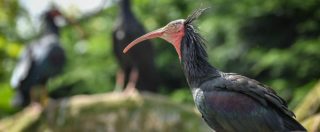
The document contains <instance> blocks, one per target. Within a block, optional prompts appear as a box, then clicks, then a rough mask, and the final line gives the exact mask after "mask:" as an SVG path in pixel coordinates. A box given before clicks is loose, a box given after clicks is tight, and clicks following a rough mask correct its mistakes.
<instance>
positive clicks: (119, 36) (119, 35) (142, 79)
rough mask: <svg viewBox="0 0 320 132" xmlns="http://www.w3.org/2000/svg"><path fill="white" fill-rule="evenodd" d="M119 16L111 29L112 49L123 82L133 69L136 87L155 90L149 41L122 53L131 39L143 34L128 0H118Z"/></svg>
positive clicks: (154, 74)
mask: <svg viewBox="0 0 320 132" xmlns="http://www.w3.org/2000/svg"><path fill="white" fill-rule="evenodd" d="M119 5H120V11H119V17H118V20H117V22H116V26H115V29H114V31H113V34H112V37H113V51H114V54H115V56H116V59H117V61H118V63H119V65H120V68H121V70H122V71H123V72H124V78H125V79H124V83H125V85H127V83H128V82H129V81H130V79H129V78H130V77H129V76H130V74H131V73H132V70H133V69H137V70H138V81H137V86H136V87H137V89H138V90H143V91H152V92H154V91H157V87H158V77H157V74H156V68H155V64H154V51H153V46H152V44H151V42H150V41H145V42H143V43H144V44H142V45H139V46H137V47H134V48H133V49H132V50H131V51H130V52H129V53H128V54H130V55H129V56H128V55H124V54H123V53H122V49H123V48H124V47H126V46H127V45H128V43H130V42H131V41H132V40H134V39H135V38H137V37H139V36H140V35H143V34H145V33H146V32H145V30H144V28H143V26H142V24H141V23H139V21H138V20H137V18H136V17H135V16H134V14H133V12H132V11H131V7H130V0H120V3H119Z"/></svg>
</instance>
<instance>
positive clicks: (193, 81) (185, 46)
mask: <svg viewBox="0 0 320 132" xmlns="http://www.w3.org/2000/svg"><path fill="white" fill-rule="evenodd" d="M195 38H197V36H193V37H190V36H189V37H188V34H186V35H185V36H184V37H183V38H182V41H181V63H182V66H183V70H184V74H185V76H186V79H187V81H188V84H189V86H190V87H191V88H198V87H199V86H200V85H201V84H202V83H203V82H205V81H207V80H209V79H212V78H215V77H219V76H220V73H219V71H218V70H217V69H216V68H214V67H213V66H212V65H210V63H209V62H208V60H207V53H206V51H205V49H204V47H203V45H202V44H200V43H198V41H199V40H197V39H195ZM192 39H194V40H192Z"/></svg>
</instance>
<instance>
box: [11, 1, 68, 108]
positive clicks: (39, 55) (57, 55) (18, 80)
mask: <svg viewBox="0 0 320 132" xmlns="http://www.w3.org/2000/svg"><path fill="white" fill-rule="evenodd" d="M61 16H62V14H61V13H60V12H59V11H58V10H57V9H56V8H55V7H52V8H51V9H50V10H48V11H46V12H45V13H44V14H43V16H42V19H43V22H44V31H43V33H42V35H41V36H40V38H39V39H37V40H34V41H33V42H32V43H30V44H28V45H27V46H26V48H25V49H24V50H23V52H22V54H21V56H20V60H19V62H18V63H17V65H16V67H15V69H14V71H13V74H12V77H11V86H12V87H13V88H14V89H15V90H16V94H15V96H14V99H13V100H12V104H13V106H16V107H25V106H27V105H28V104H30V103H31V102H34V101H35V102H40V103H41V104H42V105H43V106H45V105H46V104H47V102H48V97H47V96H48V94H47V89H46V83H47V82H48V80H49V79H50V78H52V77H54V76H56V75H58V74H59V73H61V72H62V70H63V67H64V66H65V62H66V56H65V53H64V49H63V47H62V46H61V44H60V41H59V36H60V34H59V27H58V21H59V18H61ZM60 20H61V19H60Z"/></svg>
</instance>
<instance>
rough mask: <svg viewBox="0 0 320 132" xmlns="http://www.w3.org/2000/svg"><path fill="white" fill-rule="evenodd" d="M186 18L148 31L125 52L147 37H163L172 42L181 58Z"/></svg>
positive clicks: (125, 50) (126, 49)
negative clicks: (181, 44)
mask: <svg viewBox="0 0 320 132" xmlns="http://www.w3.org/2000/svg"><path fill="white" fill-rule="evenodd" d="M184 22H185V20H184V19H179V20H175V21H172V22H170V23H168V24H167V25H166V26H164V27H162V28H160V29H157V30H155V31H152V32H150V33H147V34H145V35H143V36H141V37H139V38H137V39H136V40H134V41H132V42H131V43H130V44H129V45H128V46H127V47H126V48H125V49H124V50H123V52H124V53H126V52H127V51H128V50H129V49H130V48H132V47H133V46H135V45H136V44H138V43H140V42H142V41H144V40H147V39H153V38H158V37H160V38H162V39H164V40H166V41H168V42H169V43H171V44H172V45H173V46H174V48H175V49H176V51H177V53H178V55H179V58H181V53H180V52H181V51H180V43H181V39H182V37H183V36H184Z"/></svg>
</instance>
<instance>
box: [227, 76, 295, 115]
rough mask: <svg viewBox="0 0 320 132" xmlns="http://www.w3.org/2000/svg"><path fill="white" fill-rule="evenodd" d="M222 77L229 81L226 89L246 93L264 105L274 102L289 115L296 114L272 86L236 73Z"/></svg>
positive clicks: (273, 103)
mask: <svg viewBox="0 0 320 132" xmlns="http://www.w3.org/2000/svg"><path fill="white" fill-rule="evenodd" d="M222 77H223V78H224V79H225V80H226V82H227V83H226V85H225V88H226V89H228V90H234V91H237V92H240V93H243V94H246V95H248V96H250V97H252V98H253V99H255V100H257V101H259V102H260V103H261V104H263V105H264V106H267V105H268V104H272V105H274V106H276V108H278V109H279V110H280V111H282V112H284V113H285V114H287V115H288V116H290V117H292V116H295V115H294V113H293V112H292V111H290V110H289V109H288V106H287V103H286V101H284V100H283V99H282V98H281V97H280V96H278V95H277V94H276V93H275V91H274V90H273V89H271V88H270V87H268V86H266V85H264V84H262V83H260V82H258V81H256V80H253V79H250V78H247V77H245V76H241V75H239V74H236V73H223V74H222Z"/></svg>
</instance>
